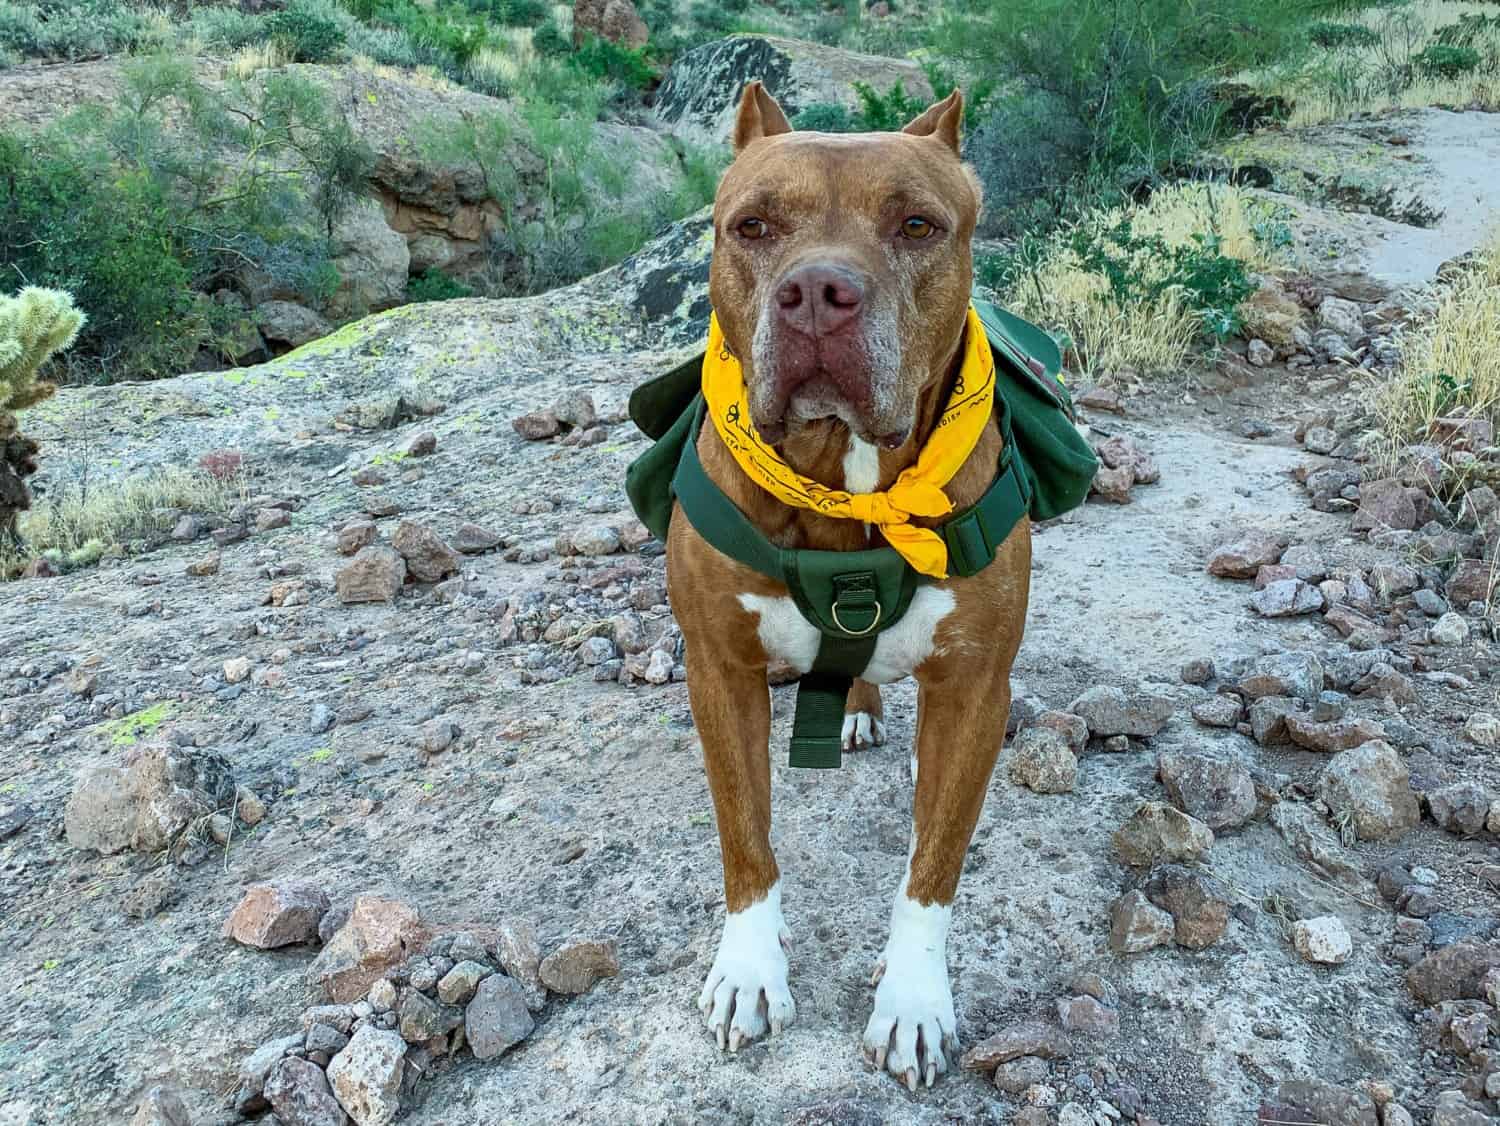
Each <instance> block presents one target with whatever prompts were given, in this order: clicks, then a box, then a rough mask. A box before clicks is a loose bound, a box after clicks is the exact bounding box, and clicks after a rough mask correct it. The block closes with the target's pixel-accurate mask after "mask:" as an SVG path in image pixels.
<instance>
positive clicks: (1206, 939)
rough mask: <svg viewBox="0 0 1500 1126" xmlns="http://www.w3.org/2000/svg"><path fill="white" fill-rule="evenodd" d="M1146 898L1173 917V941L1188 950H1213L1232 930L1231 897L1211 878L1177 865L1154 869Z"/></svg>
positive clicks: (1166, 865) (1164, 865) (1146, 887)
mask: <svg viewBox="0 0 1500 1126" xmlns="http://www.w3.org/2000/svg"><path fill="white" fill-rule="evenodd" d="M1144 890H1145V893H1146V898H1147V899H1149V900H1150V901H1151V902H1152V903H1153V904H1154V905H1155V906H1157V907H1160V908H1161V909H1162V910H1164V911H1166V912H1168V913H1169V914H1170V915H1171V916H1172V922H1173V924H1174V928H1173V939H1174V940H1175V941H1176V943H1177V945H1179V946H1186V947H1187V948H1188V949H1189V950H1203V949H1206V948H1207V947H1209V946H1212V945H1213V944H1214V943H1215V942H1217V941H1218V940H1219V939H1220V938H1222V937H1223V935H1224V932H1225V931H1226V930H1227V929H1228V927H1229V907H1230V901H1229V896H1228V895H1227V893H1226V892H1225V891H1224V889H1223V888H1222V887H1221V886H1220V885H1219V882H1218V881H1217V880H1215V879H1213V878H1212V877H1209V876H1205V875H1202V874H1201V873H1198V872H1195V871H1193V870H1192V869H1190V868H1184V867H1182V866H1181V865H1178V864H1163V865H1161V866H1160V867H1158V868H1156V869H1154V870H1153V871H1152V873H1151V875H1150V877H1149V878H1148V879H1147V881H1146V885H1145V889H1144Z"/></svg>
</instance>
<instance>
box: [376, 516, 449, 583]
mask: <svg viewBox="0 0 1500 1126" xmlns="http://www.w3.org/2000/svg"><path fill="white" fill-rule="evenodd" d="M391 546H392V547H394V548H395V549H396V550H397V551H398V552H400V553H401V558H402V559H404V560H406V570H407V573H408V574H409V575H411V577H412V578H414V579H416V580H417V582H419V583H437V582H442V581H443V580H444V579H446V578H447V577H448V576H449V575H452V574H456V573H457V572H458V570H459V569H460V568H461V567H462V566H463V560H462V559H461V558H460V557H459V554H458V552H456V551H454V550H453V549H452V548H451V547H449V546H448V545H447V544H446V543H444V542H443V541H442V539H441V538H439V536H438V534H437V533H436V532H434V531H433V530H432V529H431V528H429V527H428V526H427V525H426V524H419V523H417V521H415V520H403V521H401V523H400V525H399V526H398V527H397V528H396V534H395V535H394V536H393V537H391Z"/></svg>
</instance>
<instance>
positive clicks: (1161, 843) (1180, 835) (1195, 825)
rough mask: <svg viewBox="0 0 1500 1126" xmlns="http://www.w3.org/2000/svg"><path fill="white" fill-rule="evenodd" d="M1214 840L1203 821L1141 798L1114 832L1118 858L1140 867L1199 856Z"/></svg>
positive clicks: (1201, 856) (1200, 857)
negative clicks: (1140, 801) (1127, 817)
mask: <svg viewBox="0 0 1500 1126" xmlns="http://www.w3.org/2000/svg"><path fill="white" fill-rule="evenodd" d="M1213 843H1214V835H1213V831H1212V830H1211V829H1209V827H1208V826H1207V825H1205V824H1204V823H1203V822H1201V821H1199V820H1198V819H1197V818H1196V817H1190V816H1189V815H1187V814H1186V813H1182V812H1179V811H1178V810H1176V809H1173V808H1172V807H1171V806H1169V805H1165V804H1163V803H1162V802H1156V801H1147V802H1142V803H1141V804H1140V805H1139V806H1138V807H1137V808H1136V811H1135V812H1134V813H1132V814H1131V815H1130V818H1129V819H1128V820H1127V821H1126V822H1125V824H1123V825H1122V826H1120V828H1119V829H1118V830H1116V831H1115V835H1114V844H1115V851H1116V852H1118V853H1119V854H1120V859H1121V860H1123V861H1125V863H1126V864H1131V865H1135V866H1138V867H1143V868H1144V867H1149V866H1150V865H1153V864H1158V863H1160V862H1162V861H1175V860H1186V861H1197V860H1201V859H1203V857H1204V856H1206V855H1207V854H1208V850H1209V849H1210V848H1211V847H1212V846H1213Z"/></svg>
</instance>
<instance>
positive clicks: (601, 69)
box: [570, 35, 657, 90]
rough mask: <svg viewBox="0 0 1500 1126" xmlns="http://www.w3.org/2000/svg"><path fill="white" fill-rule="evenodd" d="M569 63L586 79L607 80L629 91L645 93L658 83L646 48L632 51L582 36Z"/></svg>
mask: <svg viewBox="0 0 1500 1126" xmlns="http://www.w3.org/2000/svg"><path fill="white" fill-rule="evenodd" d="M570 62H571V63H572V65H573V66H574V67H575V68H576V69H577V70H578V71H579V72H580V73H581V74H584V75H587V76H588V77H589V78H593V79H610V80H612V81H614V82H618V83H620V84H621V85H623V86H625V87H627V88H629V89H632V90H641V89H644V88H645V87H646V86H649V85H650V84H651V83H652V82H655V81H656V79H657V74H656V70H655V68H654V67H652V65H651V63H650V61H649V59H648V58H647V54H646V49H645V48H642V49H640V50H634V49H632V48H630V47H624V46H621V45H620V44H619V43H612V42H610V41H609V40H608V39H601V38H600V37H599V36H597V35H585V36H584V37H583V42H582V43H580V44H579V45H578V50H576V51H575V52H573V55H572V57H571V59H570Z"/></svg>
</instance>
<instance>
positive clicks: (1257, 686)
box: [1236, 652, 1324, 702]
mask: <svg viewBox="0 0 1500 1126" xmlns="http://www.w3.org/2000/svg"><path fill="white" fill-rule="evenodd" d="M1323 682H1324V671H1323V663H1322V662H1321V661H1319V660H1318V658H1317V656H1316V655H1314V654H1312V653H1305V652H1286V653H1268V654H1266V655H1265V656H1264V657H1261V658H1259V659H1258V660H1256V662H1255V665H1254V667H1253V668H1252V670H1251V671H1250V672H1249V673H1247V674H1246V675H1244V676H1242V677H1240V679H1239V683H1238V684H1237V685H1236V687H1237V688H1238V689H1239V691H1240V693H1241V694H1243V695H1244V696H1245V697H1246V698H1248V699H1251V700H1259V699H1260V698H1261V697H1263V696H1292V697H1295V698H1296V699H1298V700H1306V701H1309V702H1311V701H1313V700H1316V699H1317V698H1318V694H1319V693H1321V692H1322V691H1323Z"/></svg>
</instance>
